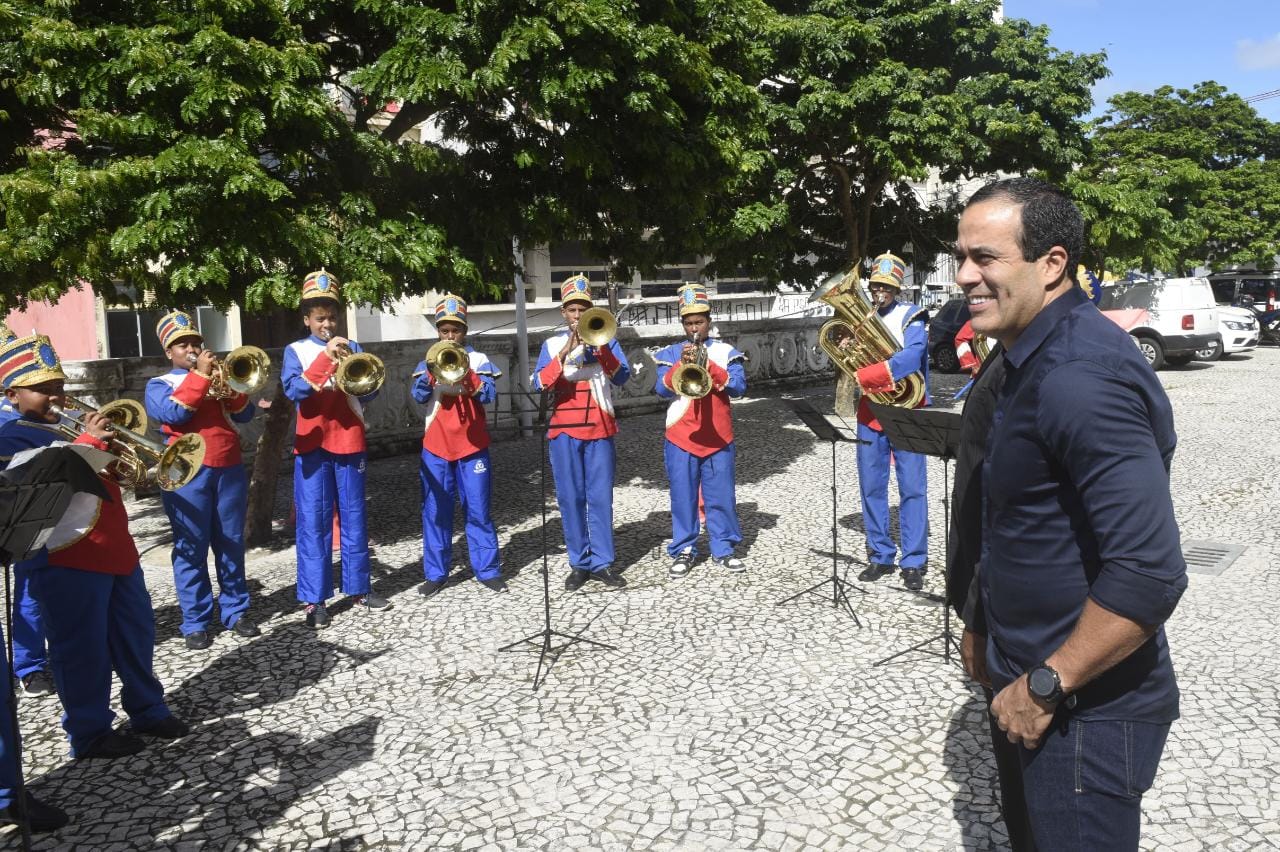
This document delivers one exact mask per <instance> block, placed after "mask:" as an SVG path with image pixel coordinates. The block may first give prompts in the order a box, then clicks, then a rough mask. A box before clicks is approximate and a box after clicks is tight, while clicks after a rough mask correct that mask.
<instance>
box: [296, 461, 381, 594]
mask: <svg viewBox="0 0 1280 852" xmlns="http://www.w3.org/2000/svg"><path fill="white" fill-rule="evenodd" d="M364 468H365V454H364V453H342V454H339V453H331V452H329V451H328V450H312V451H311V452H309V453H302V454H301V455H297V456H294V463H293V502H294V505H295V507H296V509H297V520H298V529H297V532H296V539H295V541H296V542H297V544H296V549H297V553H298V600H300V601H302V602H303V603H306V604H314V603H323V602H324V601H326V600H328V599H329V598H330V597H332V596H333V507H334V504H335V503H336V504H337V507H338V515H339V516H340V517H341V519H342V525H341V527H340V529H341V530H342V541H341V545H340V551H341V557H342V585H341V590H342V592H343V593H344V594H348V595H367V594H369V585H370V581H369V535H368V532H367V530H366V527H365V509H364Z"/></svg>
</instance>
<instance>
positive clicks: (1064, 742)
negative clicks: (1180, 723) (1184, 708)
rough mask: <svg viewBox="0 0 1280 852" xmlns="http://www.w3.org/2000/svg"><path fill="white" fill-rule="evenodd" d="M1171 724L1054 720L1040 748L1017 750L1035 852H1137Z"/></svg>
mask: <svg viewBox="0 0 1280 852" xmlns="http://www.w3.org/2000/svg"><path fill="white" fill-rule="evenodd" d="M1168 735H1169V724H1168V723H1165V724H1157V723H1152V722H1124V721H1081V720H1080V719H1076V718H1069V719H1068V720H1067V721H1065V722H1063V721H1060V720H1059V719H1055V720H1054V726H1053V727H1052V728H1050V729H1049V731H1048V732H1047V733H1046V735H1045V739H1044V741H1043V742H1042V743H1041V745H1040V747H1039V748H1037V749H1035V750H1034V751H1028V750H1027V749H1025V748H1022V747H1019V749H1018V751H1019V754H1020V756H1021V759H1022V778H1023V783H1024V784H1025V789H1026V797H1027V812H1028V814H1029V815H1030V817H1031V828H1032V831H1034V833H1035V838H1036V846H1037V848H1038V849H1039V850H1040V852H1054V850H1062V852H1067V850H1089V852H1109V850H1116V852H1119V850H1136V849H1137V848H1138V833H1139V828H1140V826H1141V823H1142V794H1143V793H1145V792H1146V791H1147V790H1148V789H1150V788H1151V783H1152V782H1153V781H1154V780H1155V777H1156V768H1157V767H1158V766H1159V765H1160V755H1161V753H1163V751H1164V742H1165V738H1166V737H1168Z"/></svg>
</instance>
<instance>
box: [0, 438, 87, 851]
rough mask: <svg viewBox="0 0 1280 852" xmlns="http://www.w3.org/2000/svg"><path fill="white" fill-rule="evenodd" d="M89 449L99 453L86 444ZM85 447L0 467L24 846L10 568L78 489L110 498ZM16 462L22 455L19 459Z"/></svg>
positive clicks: (23, 812)
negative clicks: (84, 453) (88, 458)
mask: <svg viewBox="0 0 1280 852" xmlns="http://www.w3.org/2000/svg"><path fill="white" fill-rule="evenodd" d="M85 450H88V451H90V452H97V451H96V450H92V449H91V448H85ZM81 452H82V451H81V450H73V449H71V448H70V447H48V448H44V449H41V450H38V451H37V452H35V453H33V454H32V455H31V457H30V459H29V460H28V461H26V462H25V463H18V464H17V465H16V466H15V465H13V464H11V465H10V467H9V469H8V470H5V471H0V560H3V562H4V604H5V630H6V634H7V635H6V636H5V641H6V643H7V646H8V647H7V651H8V659H7V663H8V668H9V674H10V676H9V678H8V683H7V684H5V687H4V688H5V689H8V690H9V719H8V720H7V721H8V724H9V736H10V737H11V738H12V742H13V760H14V764H15V766H16V769H17V773H16V783H15V787H14V803H15V804H16V805H17V806H18V826H19V829H20V831H21V832H22V848H23V849H28V850H29V849H30V848H31V823H30V818H29V815H28V813H27V792H26V783H25V781H24V780H23V772H22V731H21V729H20V727H19V725H18V696H17V690H16V689H14V686H13V602H12V600H11V598H12V593H11V591H10V589H11V587H12V586H11V580H10V569H11V568H12V566H13V563H14V562H21V561H22V560H23V559H28V558H30V557H31V556H33V555H34V554H36V553H38V552H39V551H40V549H41V548H43V547H44V544H45V542H46V541H47V540H48V538H49V534H50V533H52V532H53V528H54V527H55V526H57V524H58V521H60V520H61V519H62V515H63V513H64V512H66V510H67V506H68V505H69V504H70V503H71V498H72V497H73V496H74V495H75V494H76V493H77V492H86V493H89V494H93V495H95V496H97V497H99V498H101V499H103V500H110V499H111V498H110V497H109V496H108V495H107V491H106V489H105V488H104V487H103V486H102V482H101V481H100V480H99V479H98V477H97V475H96V474H95V473H94V472H93V469H92V468H91V467H90V465H89V463H88V462H86V461H85V460H84V459H83V458H81ZM15 461H18V459H15Z"/></svg>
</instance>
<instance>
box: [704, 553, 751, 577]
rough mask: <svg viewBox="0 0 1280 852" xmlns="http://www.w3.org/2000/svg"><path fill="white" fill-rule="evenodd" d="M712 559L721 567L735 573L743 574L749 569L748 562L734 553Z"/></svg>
mask: <svg viewBox="0 0 1280 852" xmlns="http://www.w3.org/2000/svg"><path fill="white" fill-rule="evenodd" d="M711 561H712V562H714V563H715V564H716V565H719V566H720V567H721V568H724V569H726V570H728V571H732V572H733V573H734V574H741V573H742V572H743V571H746V570H747V563H745V562H743V561H742V560H741V559H739V558H738V557H736V556H734V555H733V554H732V553H731V554H729V555H728V556H725V557H722V558H720V559H713V560H711Z"/></svg>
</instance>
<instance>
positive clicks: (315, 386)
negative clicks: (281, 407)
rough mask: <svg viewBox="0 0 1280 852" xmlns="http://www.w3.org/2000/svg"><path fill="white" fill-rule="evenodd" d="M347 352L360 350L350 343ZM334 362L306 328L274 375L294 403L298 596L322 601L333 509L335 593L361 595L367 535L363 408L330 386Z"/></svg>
mask: <svg viewBox="0 0 1280 852" xmlns="http://www.w3.org/2000/svg"><path fill="white" fill-rule="evenodd" d="M350 345H351V351H352V352H363V351H364V350H363V349H361V348H360V344H358V343H356V342H355V341H354V340H352V341H350ZM337 370H338V362H337V361H335V360H333V359H332V358H330V357H329V355H328V353H326V352H325V342H324V341H323V340H321V339H320V338H318V337H316V336H315V335H314V334H313V335H309V336H307V337H305V338H303V339H302V340H298V341H295V342H293V343H290V344H289V345H288V347H286V348H285V350H284V364H283V366H282V367H281V369H280V379H281V381H282V382H283V383H284V392H285V396H287V397H289V399H291V400H293V401H294V402H295V403H297V406H298V416H297V430H296V434H295V436H294V440H293V452H294V464H293V501H294V505H295V507H296V509H297V519H298V529H297V534H296V535H297V539H296V541H297V553H298V600H299V601H301V602H302V603H304V604H319V603H324V602H325V601H326V600H328V599H329V598H330V597H332V596H333V509H334V505H335V503H336V505H337V507H338V515H339V517H340V518H341V521H342V523H341V527H340V530H341V538H342V541H341V543H340V547H339V550H340V555H341V559H342V579H341V585H340V587H339V588H340V589H341V591H342V592H343V594H347V595H353V596H357V597H359V596H363V595H367V594H369V588H370V576H369V535H368V531H367V529H368V528H367V526H366V519H365V498H364V494H365V462H366V453H365V450H366V446H365V428H364V406H365V405H366V404H368V403H369V402H371V401H372V400H373V399H374V398H376V397H377V395H378V392H377V391H374V392H373V393H371V394H368V395H366V396H362V397H360V398H359V399H357V398H355V397H353V396H349V395H347V394H345V393H343V392H342V391H340V390H338V389H337V387H335V386H334V382H333V377H334V374H335V373H336V372H337Z"/></svg>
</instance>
